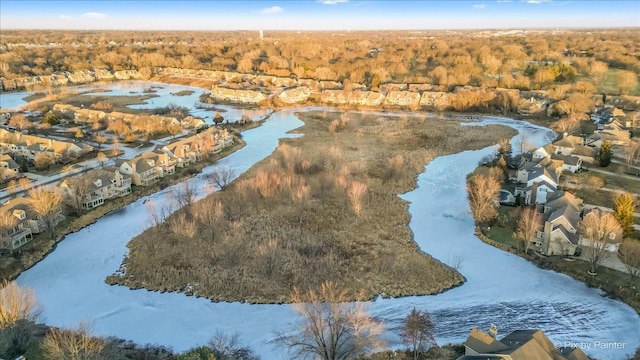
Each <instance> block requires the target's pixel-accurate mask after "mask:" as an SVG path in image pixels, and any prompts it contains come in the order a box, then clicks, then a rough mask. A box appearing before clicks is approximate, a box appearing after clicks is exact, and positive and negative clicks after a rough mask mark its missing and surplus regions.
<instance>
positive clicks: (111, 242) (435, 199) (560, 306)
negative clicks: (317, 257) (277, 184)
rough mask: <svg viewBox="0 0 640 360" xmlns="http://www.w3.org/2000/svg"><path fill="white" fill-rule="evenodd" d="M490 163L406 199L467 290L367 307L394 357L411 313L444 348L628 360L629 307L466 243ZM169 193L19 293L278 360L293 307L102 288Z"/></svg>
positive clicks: (252, 153) (469, 160) (175, 343)
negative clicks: (481, 173)
mask: <svg viewBox="0 0 640 360" xmlns="http://www.w3.org/2000/svg"><path fill="white" fill-rule="evenodd" d="M162 86H167V87H169V85H162ZM171 87H174V86H173V85H171ZM127 91H131V90H127ZM185 101H186V100H185ZM483 123H501V124H506V125H509V126H513V127H514V128H516V129H518V130H520V131H521V133H526V134H527V138H528V139H529V140H530V141H532V142H534V143H536V144H537V145H542V144H544V143H546V142H549V140H550V139H549V136H550V132H549V131H548V130H544V129H541V128H538V127H535V126H531V125H529V124H526V123H522V122H517V121H512V120H508V119H500V118H488V119H486V120H485V121H484V122H483ZM300 125H302V122H301V121H299V120H298V119H297V118H295V116H294V115H293V111H292V110H288V111H280V112H277V113H275V114H274V115H273V116H272V117H271V118H270V119H269V120H268V121H266V122H265V123H264V124H263V126H261V127H259V128H256V129H253V130H249V131H246V132H245V133H243V137H244V139H245V140H246V141H247V146H246V147H244V148H243V149H241V150H239V151H237V152H235V153H233V154H232V155H230V156H228V157H227V158H225V159H223V160H221V161H220V162H219V163H217V164H215V165H212V166H209V167H207V168H206V169H205V171H204V173H208V172H211V171H213V169H215V168H216V167H218V166H230V167H233V168H235V169H236V172H237V173H240V172H242V171H245V170H246V169H248V168H249V167H251V166H252V165H253V164H255V163H256V162H258V161H259V160H261V159H263V158H265V157H266V156H268V155H269V154H270V153H271V152H272V151H273V150H274V149H275V147H276V146H277V144H278V139H279V138H282V137H286V136H288V135H286V132H287V131H289V130H291V129H294V128H296V127H299V126H300ZM476 125H477V124H476ZM513 143H514V144H516V143H517V139H514V140H513ZM491 151H492V148H486V149H483V150H479V151H466V152H462V153H459V154H455V155H450V156H443V157H439V158H436V159H435V160H433V161H432V162H431V163H430V164H429V165H428V166H427V167H426V169H425V172H424V173H423V174H421V175H420V176H419V179H418V187H417V188H416V189H415V190H414V191H411V192H409V193H407V194H404V195H402V198H404V199H406V200H408V201H410V202H411V205H410V207H409V211H410V213H411V215H412V220H411V223H410V227H411V230H412V231H413V233H414V235H415V240H416V241H417V242H418V244H419V245H420V247H421V249H422V250H424V251H425V252H427V253H429V254H431V255H432V256H434V257H435V258H437V259H440V260H441V261H443V262H445V263H446V262H449V261H450V260H451V259H453V258H456V257H460V258H462V259H463V262H462V266H461V269H460V270H461V272H462V273H463V275H464V276H465V277H466V278H467V282H466V283H465V284H464V285H462V286H460V287H458V288H455V289H453V290H450V291H447V292H445V293H442V294H439V295H434V296H419V297H406V298H400V299H378V300H377V301H375V302H372V303H371V312H372V313H373V315H374V316H376V317H377V318H379V319H381V320H383V321H384V322H385V324H386V325H387V327H388V329H389V331H388V332H387V334H386V338H387V340H388V342H389V344H390V346H396V347H397V346H400V342H399V338H398V335H397V334H398V329H399V327H400V325H401V322H402V319H403V318H404V317H405V316H406V315H407V313H408V312H409V311H410V310H411V309H412V308H414V307H416V308H418V309H420V310H427V311H429V312H430V313H431V314H432V316H433V318H434V320H435V324H436V331H437V336H436V338H437V340H438V342H439V343H440V344H444V343H448V342H455V343H459V342H462V341H464V339H465V338H466V336H467V335H468V333H469V330H470V329H471V328H472V327H474V326H475V327H479V328H482V329H485V330H486V328H487V327H488V326H489V325H490V324H496V325H497V326H498V327H499V332H500V334H501V335H506V333H508V332H509V331H511V330H515V329H523V328H536V329H538V328H539V329H543V330H544V331H545V332H546V333H547V334H548V335H549V336H550V337H551V339H552V340H554V341H555V342H556V343H558V344H559V345H565V344H568V343H569V342H570V343H572V344H575V343H578V344H580V343H582V344H584V345H583V346H584V350H585V351H586V352H587V354H589V355H592V356H597V357H598V358H600V359H624V358H626V356H627V355H629V354H632V353H633V352H634V351H635V349H636V348H637V347H638V346H640V317H638V315H637V314H636V313H635V312H634V311H633V309H631V308H630V307H629V306H627V305H625V304H623V303H621V302H619V301H614V300H611V299H607V298H605V297H603V296H602V295H601V294H600V293H599V292H598V291H596V290H593V289H589V288H587V287H586V286H585V285H584V284H583V283H580V282H578V281H575V280H573V279H571V278H569V277H567V276H565V275H561V274H557V273H554V272H551V271H547V270H541V269H539V268H537V267H535V266H533V265H532V264H530V263H529V262H527V261H525V260H523V259H521V258H519V257H517V256H514V255H512V254H510V253H507V252H503V251H501V250H499V249H496V248H493V247H491V246H489V245H486V244H484V243H483V242H481V241H480V240H478V239H477V238H476V237H475V236H474V235H473V227H474V225H473V219H472V218H471V215H470V213H469V208H468V203H467V199H466V190H465V176H466V174H467V173H469V172H470V171H472V170H473V169H474V168H475V167H476V165H477V163H478V161H479V160H480V159H481V158H482V157H483V156H484V155H486V154H488V153H489V152H491ZM188 181H190V182H192V183H193V184H194V185H196V186H197V188H199V189H201V194H200V196H204V195H206V191H207V190H206V189H207V187H206V186H205V185H204V184H205V182H204V181H203V179H202V175H198V176H196V177H195V178H192V179H190V180H188ZM170 191H171V188H169V189H166V190H163V191H162V192H159V193H156V194H153V195H151V196H149V197H147V198H144V199H140V200H138V201H136V202H135V203H132V204H130V205H128V206H126V207H124V208H122V209H121V210H118V211H116V212H114V213H112V214H109V215H107V216H105V217H104V218H102V219H100V220H98V221H97V222H96V223H95V224H92V225H90V226H88V227H87V228H85V229H83V230H81V231H79V232H77V233H74V234H71V235H69V236H67V238H66V239H65V240H64V241H62V242H61V243H60V244H59V245H58V247H57V248H56V250H55V251H54V252H53V253H51V254H50V255H49V256H48V257H47V258H46V259H44V260H43V261H42V262H40V263H39V264H38V265H36V266H34V267H33V268H32V269H30V270H28V271H26V272H25V273H23V274H22V275H21V276H20V277H19V278H18V282H19V283H20V284H22V285H28V286H30V287H32V288H33V289H34V290H35V291H36V294H37V296H38V298H39V299H40V301H41V302H42V304H43V305H44V308H45V313H44V315H45V317H46V320H47V323H48V324H50V325H54V326H75V325H76V324H77V323H78V321H81V320H89V321H92V322H93V324H94V327H95V331H96V333H97V334H99V335H105V336H109V335H113V336H118V337H121V338H125V339H131V340H134V341H136V342H138V343H154V344H162V345H166V346H170V347H172V348H174V349H175V350H178V351H182V350H187V349H189V348H191V347H194V346H198V345H202V344H204V343H206V342H207V340H208V339H209V338H210V337H211V335H212V334H214V333H215V331H216V330H218V329H220V330H223V331H225V332H227V333H232V332H238V333H239V334H240V336H241V338H242V340H243V341H244V342H245V343H246V344H248V345H250V346H251V347H252V348H253V349H255V350H256V352H257V353H258V354H260V356H261V358H262V359H267V360H269V359H282V358H283V357H285V355H284V354H283V349H281V348H277V347H276V346H275V344H274V338H275V336H274V333H275V332H276V331H282V330H286V329H289V326H290V324H291V323H292V322H293V321H295V314H294V313H293V311H292V309H291V307H290V306H288V305H248V304H241V303H211V302H210V301H208V300H205V299H196V298H193V297H187V296H185V295H182V294H174V293H164V294H160V293H156V292H149V291H146V290H129V289H128V288H125V287H121V286H109V285H106V284H105V283H104V279H105V277H106V276H108V275H110V274H112V273H113V272H115V271H116V270H117V269H118V267H119V266H120V264H121V262H122V259H123V257H124V256H125V254H126V252H127V248H126V244H127V242H129V240H130V239H131V238H133V237H134V236H136V235H137V234H139V233H140V232H142V231H143V229H144V228H146V227H148V226H149V223H148V216H147V213H146V206H145V205H144V204H143V201H144V200H146V199H149V200H151V201H153V202H154V203H155V204H156V206H161V205H162V204H163V203H165V202H166V201H168V198H169V195H168V193H169V192H170ZM605 342H617V343H620V344H623V348H622V349H617V350H613V349H602V348H594V346H596V345H597V344H599V343H600V344H602V343H605Z"/></svg>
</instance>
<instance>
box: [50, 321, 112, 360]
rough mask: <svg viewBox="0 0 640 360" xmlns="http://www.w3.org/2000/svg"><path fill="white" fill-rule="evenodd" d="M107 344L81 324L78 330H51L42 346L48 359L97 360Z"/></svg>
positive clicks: (89, 328) (85, 325) (88, 327)
mask: <svg viewBox="0 0 640 360" xmlns="http://www.w3.org/2000/svg"><path fill="white" fill-rule="evenodd" d="M105 345H106V342H105V340H104V339H101V338H96V337H93V336H91V327H90V326H88V325H87V324H83V323H81V324H80V326H79V327H78V329H77V330H74V329H58V328H51V329H50V330H49V332H48V333H47V335H46V336H45V337H44V339H43V340H42V343H41V344H40V348H41V351H42V353H43V355H44V357H45V358H47V359H59V360H97V359H100V358H101V353H102V351H103V350H104V348H105Z"/></svg>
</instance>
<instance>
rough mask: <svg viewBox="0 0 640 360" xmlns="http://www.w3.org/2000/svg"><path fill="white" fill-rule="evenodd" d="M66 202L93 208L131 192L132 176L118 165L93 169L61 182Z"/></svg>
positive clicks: (79, 206) (82, 207)
mask: <svg viewBox="0 0 640 360" xmlns="http://www.w3.org/2000/svg"><path fill="white" fill-rule="evenodd" d="M58 187H59V188H60V189H61V190H62V193H63V196H64V201H65V203H67V204H69V205H70V206H72V207H77V208H81V209H86V210H89V209H93V208H94V207H97V206H100V205H102V204H104V201H105V200H108V199H112V198H115V197H122V196H125V195H128V194H130V193H131V176H130V175H127V174H123V173H121V172H120V170H119V169H118V168H117V167H114V166H109V167H105V168H104V169H92V170H89V171H87V172H84V173H82V174H81V175H79V176H77V177H74V178H67V179H65V180H63V181H62V182H60V184H59V185H58Z"/></svg>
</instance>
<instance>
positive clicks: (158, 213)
mask: <svg viewBox="0 0 640 360" xmlns="http://www.w3.org/2000/svg"><path fill="white" fill-rule="evenodd" d="M173 205H174V204H173V201H167V202H166V203H164V204H163V205H162V206H160V207H157V206H156V204H155V203H154V202H153V201H149V202H148V203H147V205H146V206H147V215H148V216H149V220H150V221H151V224H152V225H153V226H160V225H162V224H163V223H164V221H165V220H166V219H167V218H168V217H169V215H171V213H172V212H173V209H174V206H173Z"/></svg>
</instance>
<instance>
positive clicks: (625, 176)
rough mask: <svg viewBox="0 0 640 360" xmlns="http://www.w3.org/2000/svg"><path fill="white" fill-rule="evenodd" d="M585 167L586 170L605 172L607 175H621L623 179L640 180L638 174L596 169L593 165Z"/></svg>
mask: <svg viewBox="0 0 640 360" xmlns="http://www.w3.org/2000/svg"><path fill="white" fill-rule="evenodd" d="M585 169H587V170H588V171H592V172H597V173H600V174H605V175H609V176H618V177H621V178H624V179H629V180H634V181H640V177H638V176H633V175H627V174H616V173H614V172H611V171H606V170H602V169H598V168H595V167H592V168H585Z"/></svg>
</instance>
